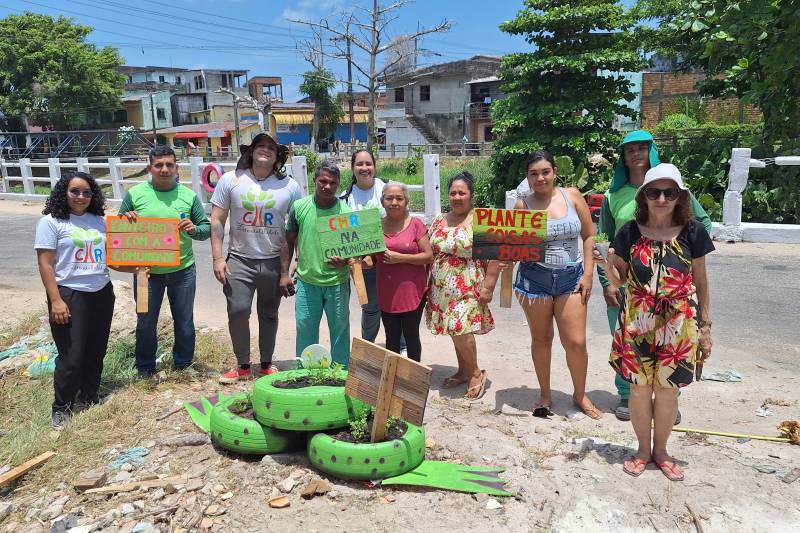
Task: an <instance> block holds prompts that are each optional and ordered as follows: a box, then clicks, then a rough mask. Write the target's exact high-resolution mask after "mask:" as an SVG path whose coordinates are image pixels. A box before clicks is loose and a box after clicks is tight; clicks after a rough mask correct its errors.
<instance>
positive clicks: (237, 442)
mask: <svg viewBox="0 0 800 533" xmlns="http://www.w3.org/2000/svg"><path fill="white" fill-rule="evenodd" d="M246 399H247V394H246V393H240V394H235V395H233V396H231V397H230V398H225V399H224V400H222V401H221V402H219V403H217V404H216V405H215V406H214V407H213V408H212V409H211V417H210V424H211V425H210V436H211V440H212V441H213V442H214V443H215V444H217V445H218V446H219V447H220V448H224V449H226V450H229V451H232V452H236V453H242V454H259V455H264V454H268V453H281V452H285V451H290V450H295V449H297V448H298V447H299V446H300V443H301V441H302V440H303V439H302V435H297V434H292V433H289V432H286V431H280V430H276V429H272V428H268V427H264V426H263V425H261V424H259V423H258V422H256V421H255V420H253V419H251V418H245V417H242V416H239V415H237V414H236V413H233V412H231V411H230V409H229V408H230V407H231V405H233V404H234V403H235V402H240V401H242V400H246Z"/></svg>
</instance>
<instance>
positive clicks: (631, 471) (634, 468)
mask: <svg viewBox="0 0 800 533" xmlns="http://www.w3.org/2000/svg"><path fill="white" fill-rule="evenodd" d="M648 464H650V461H649V460H648V461H645V460H644V459H639V458H638V457H630V458H628V459H626V460H625V461H624V462H623V463H622V471H623V472H625V473H626V474H628V475H629V476H633V477H639V476H641V475H642V472H644V471H645V469H646V468H647V465H648ZM628 465H631V466H630V467H629V466H628Z"/></svg>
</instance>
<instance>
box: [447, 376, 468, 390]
mask: <svg viewBox="0 0 800 533" xmlns="http://www.w3.org/2000/svg"><path fill="white" fill-rule="evenodd" d="M464 383H469V380H468V379H458V378H454V377H452V376H451V377H449V378H446V379H445V380H444V381H442V388H443V389H453V388H455V387H458V386H459V385H463V384H464Z"/></svg>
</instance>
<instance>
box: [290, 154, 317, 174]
mask: <svg viewBox="0 0 800 533" xmlns="http://www.w3.org/2000/svg"><path fill="white" fill-rule="evenodd" d="M294 155H299V156H303V157H305V158H306V168H307V169H308V175H309V176H314V171H315V170H317V162H318V161H319V155H318V154H317V152H315V151H314V150H312V149H310V148H295V149H294Z"/></svg>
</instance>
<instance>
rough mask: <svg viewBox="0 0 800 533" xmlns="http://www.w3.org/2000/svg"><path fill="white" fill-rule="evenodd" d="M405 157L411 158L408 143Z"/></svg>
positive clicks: (409, 144)
mask: <svg viewBox="0 0 800 533" xmlns="http://www.w3.org/2000/svg"><path fill="white" fill-rule="evenodd" d="M406 157H411V143H408V148H406Z"/></svg>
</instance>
